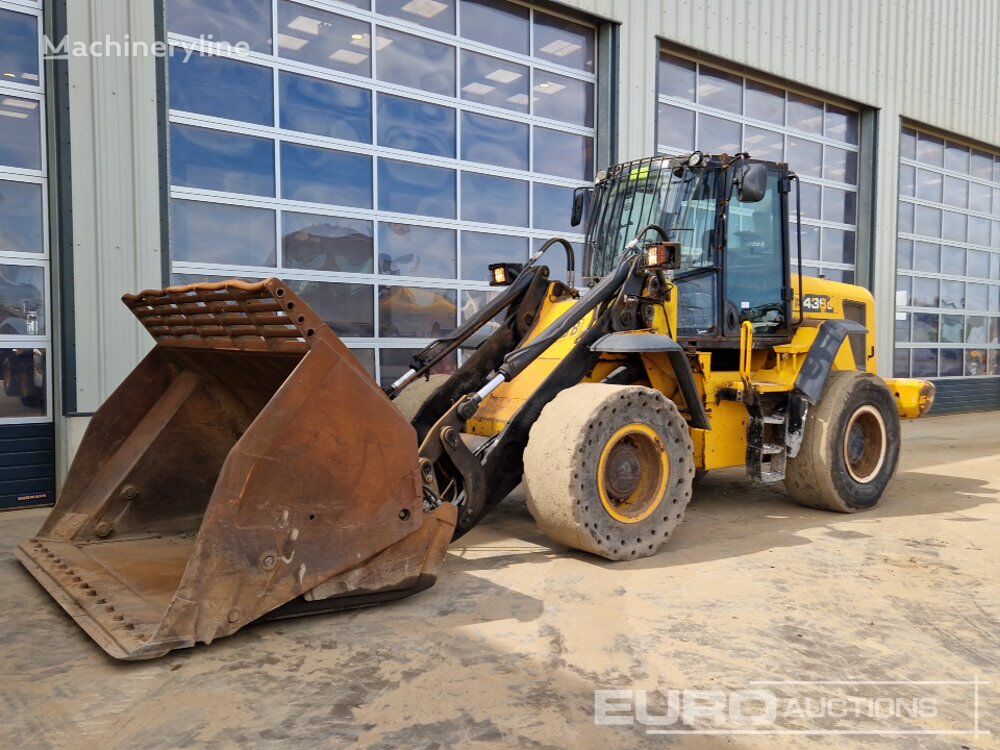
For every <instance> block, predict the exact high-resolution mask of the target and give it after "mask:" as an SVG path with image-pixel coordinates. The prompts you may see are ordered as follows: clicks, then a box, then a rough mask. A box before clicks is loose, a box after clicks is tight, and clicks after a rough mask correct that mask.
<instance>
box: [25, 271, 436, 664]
mask: <svg viewBox="0 0 1000 750" xmlns="http://www.w3.org/2000/svg"><path fill="white" fill-rule="evenodd" d="M124 302H125V304H126V305H127V306H128V307H129V308H130V309H131V310H132V312H133V313H134V314H135V315H136V317H137V318H138V319H139V321H140V322H141V323H142V324H143V325H144V326H145V328H146V329H147V330H148V331H149V333H150V334H151V335H152V336H153V338H154V339H155V340H156V346H155V347H154V348H153V350H152V351H151V352H150V353H149V354H148V355H147V356H146V358H145V359H144V360H143V361H142V362H141V363H140V364H139V366H138V367H137V368H136V369H135V370H134V371H133V372H132V373H131V374H130V375H129V376H128V377H127V378H126V379H125V381H124V382H123V383H122V384H121V386H120V387H119V388H118V389H117V390H116V391H115V392H114V393H113V394H112V395H111V397H110V398H109V399H108V400H107V401H106V402H105V403H104V405H103V406H101V408H100V409H99V410H98V411H97V413H96V414H95V415H94V417H93V418H92V420H91V422H90V425H89V427H88V429H87V432H86V434H85V436H84V439H83V441H82V443H81V445H80V448H79V451H78V452H77V454H76V457H75V459H74V461H73V464H72V467H71V468H70V471H69V475H68V477H67V479H66V482H65V485H64V487H63V489H62V492H61V494H60V496H59V499H58V501H57V503H56V506H55V508H54V509H53V511H52V513H51V515H50V516H49V517H48V519H47V520H46V522H45V524H44V525H43V526H42V528H41V530H40V531H39V532H38V535H37V536H36V537H35V538H34V539H31V540H29V541H28V542H25V543H24V544H22V545H21V546H20V547H19V548H18V549H17V550H16V554H17V557H18V559H20V561H21V562H22V563H23V564H24V566H25V567H26V568H27V569H28V570H29V571H30V572H31V574H32V575H33V576H34V577H35V578H36V579H38V581H39V582H40V583H41V584H42V586H44V587H45V588H46V589H47V590H48V592H49V593H50V594H51V595H52V596H53V597H54V598H55V599H56V600H57V601H58V602H59V604H60V605H62V607H63V608H64V609H65V610H66V611H67V612H68V613H69V614H70V615H71V616H72V617H73V618H74V619H75V620H76V621H77V622H78V623H79V624H80V626H81V627H83V629H84V630H86V631H87V633H88V634H90V636H91V637H92V638H93V639H94V640H95V641H97V642H98V643H99V644H100V645H101V646H102V647H103V648H104V649H105V650H106V651H107V652H108V653H109V654H111V655H112V656H114V657H117V658H120V659H144V658H152V657H156V656H160V655H162V654H164V653H166V652H167V651H169V650H171V649H175V648H182V647H187V646H192V645H194V644H195V643H198V642H204V643H209V642H211V641H212V640H213V639H215V638H218V637H221V636H225V635H229V634H231V633H233V632H235V631H237V630H239V629H240V628H241V627H243V626H244V625H246V624H247V623H249V622H252V621H254V620H257V619H258V618H261V617H263V616H265V615H271V616H274V615H286V614H287V615H294V614H300V613H303V612H308V611H310V610H316V609H321V610H322V609H326V610H330V609H340V608H346V607H352V606H363V605H367V604H372V603H375V602H377V601H380V600H382V599H386V598H397V597H399V596H404V595H406V594H408V593H412V592H413V591H416V590H420V589H422V588H426V586H428V585H430V583H432V582H433V580H434V570H435V568H436V566H437V564H438V563H439V562H440V561H441V559H442V558H443V556H444V552H445V549H446V547H447V544H448V542H449V541H450V539H451V535H452V530H453V528H454V525H455V513H454V507H453V506H448V505H445V506H441V507H440V508H437V509H435V510H433V511H429V512H425V511H424V504H423V498H422V489H421V486H422V485H421V476H420V469H419V465H418V458H417V443H416V434H415V432H414V430H413V428H412V427H411V426H410V424H409V423H408V422H407V421H406V420H405V419H404V418H403V417H402V416H401V415H400V414H399V413H398V412H397V411H396V409H395V408H394V407H393V406H392V403H391V402H390V401H389V399H388V398H387V397H386V396H385V394H384V393H383V392H382V390H381V389H380V388H379V387H378V386H377V384H376V383H375V382H374V381H373V380H372V378H371V377H370V376H369V375H368V373H367V372H366V371H365V370H364V369H363V368H362V367H361V365H360V364H359V363H358V361H357V360H356V359H355V358H354V356H353V355H352V354H351V353H350V351H349V350H348V349H347V348H346V347H345V346H344V344H343V342H341V341H340V339H339V338H338V337H337V335H336V334H335V333H334V332H333V331H332V330H331V329H330V328H329V327H328V326H327V325H326V324H325V323H324V322H323V321H322V320H321V319H320V318H319V317H318V316H317V315H316V314H315V313H314V312H313V311H312V310H310V309H309V307H308V306H307V305H306V304H305V303H304V302H303V301H302V300H301V299H300V298H299V297H298V296H296V295H295V294H294V293H293V292H292V291H291V290H290V289H289V288H288V286H287V285H285V284H284V283H283V282H281V281H280V280H278V279H269V280H267V281H263V282H260V283H256V284H246V283H242V282H235V281H232V282H223V283H220V284H196V285H192V286H185V287H172V288H169V289H166V290H163V291H147V292H143V293H141V294H138V295H135V296H131V295H129V296H126V297H124Z"/></svg>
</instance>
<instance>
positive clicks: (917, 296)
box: [910, 276, 939, 307]
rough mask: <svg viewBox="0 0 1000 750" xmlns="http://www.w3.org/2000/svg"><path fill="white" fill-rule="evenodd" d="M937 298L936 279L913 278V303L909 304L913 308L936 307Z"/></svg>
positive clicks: (937, 285) (937, 283) (937, 284)
mask: <svg viewBox="0 0 1000 750" xmlns="http://www.w3.org/2000/svg"><path fill="white" fill-rule="evenodd" d="M938 296H939V282H938V280H937V279H929V278H927V277H925V276H914V277H913V301H912V302H911V303H910V304H912V305H913V306H914V307H937V306H938Z"/></svg>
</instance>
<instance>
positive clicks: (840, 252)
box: [823, 228, 854, 263]
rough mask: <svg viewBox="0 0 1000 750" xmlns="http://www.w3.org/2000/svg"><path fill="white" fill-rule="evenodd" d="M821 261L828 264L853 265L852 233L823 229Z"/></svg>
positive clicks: (842, 230) (843, 230)
mask: <svg viewBox="0 0 1000 750" xmlns="http://www.w3.org/2000/svg"><path fill="white" fill-rule="evenodd" d="M823 260H824V261H826V262H828V263H854V232H849V231H847V230H845V229H830V228H826V229H824V230H823Z"/></svg>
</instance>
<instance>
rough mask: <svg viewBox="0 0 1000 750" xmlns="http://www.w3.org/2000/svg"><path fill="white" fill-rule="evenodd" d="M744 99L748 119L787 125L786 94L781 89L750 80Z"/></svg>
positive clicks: (747, 82) (747, 83) (748, 80)
mask: <svg viewBox="0 0 1000 750" xmlns="http://www.w3.org/2000/svg"><path fill="white" fill-rule="evenodd" d="M744 97H745V102H746V116H747V117H751V118H753V119H754V120H764V121H765V122H773V123H774V124H775V125H784V124H785V92H784V91H782V90H781V89H779V88H775V87H774V86H768V85H767V84H766V83H758V82H757V81H753V80H751V79H749V78H748V79H747V81H746V92H745V94H744Z"/></svg>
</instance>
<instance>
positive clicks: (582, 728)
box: [0, 413, 1000, 750]
mask: <svg viewBox="0 0 1000 750" xmlns="http://www.w3.org/2000/svg"><path fill="white" fill-rule="evenodd" d="M998 424H1000V414H998V413H992V414H980V415H973V416H955V417H939V418H930V419H926V420H923V421H920V422H916V423H911V424H906V425H905V426H904V439H905V449H904V455H903V458H902V464H901V468H900V472H899V474H898V475H897V478H896V480H895V482H894V484H893V485H892V487H891V489H890V491H889V493H888V495H887V497H886V498H885V499H884V501H883V503H882V505H881V506H880V507H879V508H878V509H877V510H875V511H872V512H869V513H864V514H860V515H855V516H842V515H836V514H830V513H825V512H821V511H815V510H809V509H804V508H800V507H799V506H797V505H795V504H793V503H792V502H791V501H790V500H788V499H787V498H786V497H784V496H783V495H781V494H780V492H779V491H777V490H770V489H768V490H764V489H760V488H755V487H752V486H751V485H750V484H749V483H748V482H747V481H746V480H745V479H744V478H743V477H741V476H740V473H739V472H726V473H724V474H721V475H718V476H710V477H708V478H707V479H705V480H704V482H703V484H702V485H701V486H700V487H699V488H698V494H697V497H696V500H695V502H694V503H693V504H692V506H691V507H690V508H689V510H688V515H687V518H686V519H685V522H684V524H683V525H682V527H681V528H680V530H679V531H678V533H677V534H676V537H675V538H674V539H673V540H672V541H671V543H670V544H669V545H668V546H667V547H665V548H663V549H661V550H660V553H659V554H657V555H656V556H654V557H652V558H648V559H645V560H640V561H636V562H631V563H615V564H612V563H607V562H603V561H599V560H596V559H593V558H590V557H585V556H583V555H581V554H574V553H570V552H566V551H565V550H561V549H553V548H552V547H551V546H550V545H549V544H548V542H547V540H546V539H545V538H544V537H543V536H541V535H540V533H539V532H538V531H537V530H536V529H535V527H534V524H533V522H532V520H531V517H530V516H529V515H528V513H527V510H526V508H525V506H524V503H523V500H522V499H520V498H519V497H517V496H516V495H515V496H512V498H511V499H509V500H507V501H506V502H505V503H504V505H503V506H502V507H501V509H500V510H499V511H498V512H497V513H496V514H495V515H494V516H493V517H492V518H491V519H489V520H488V521H487V522H485V523H484V524H483V525H481V526H480V527H479V528H478V529H476V530H475V531H474V532H473V533H471V534H469V535H468V536H467V537H466V538H465V539H463V540H462V541H461V543H459V544H457V545H456V546H455V547H453V549H452V551H451V552H450V554H449V556H448V559H447V561H446V564H445V566H444V570H443V575H442V577H441V579H440V580H439V582H438V584H437V585H436V586H435V587H434V588H433V589H431V590H430V591H427V592H425V593H422V594H419V595H417V596H414V597H413V598H411V599H408V600H404V601H401V602H397V603H394V604H390V605H384V606H382V607H380V608H377V609H371V610H364V611H357V612H353V613H346V614H341V615H333V616H316V617H311V618H305V619H301V620H295V621H285V622H280V623H273V622H272V623H266V624H261V625H257V626H254V627H251V628H248V629H246V630H244V631H243V632H241V633H239V634H237V635H236V636H234V637H232V638H228V639H224V640H221V641H218V642H217V643H215V644H213V645H212V646H210V647H199V648H196V649H192V650H188V651H186V652H179V653H174V654H171V655H169V656H167V657H166V658H163V659H161V660H158V661H152V662H139V663H116V662H114V661H113V660H111V659H110V658H108V657H106V656H105V655H104V653H103V652H102V651H100V650H99V649H98V648H97V647H96V646H95V645H94V644H93V643H91V642H90V641H89V640H88V639H87V638H86V637H85V636H84V634H83V632H82V631H81V630H80V629H79V628H78V627H77V626H76V625H75V624H74V623H73V622H72V621H71V620H70V619H69V618H68V617H67V616H66V615H65V614H64V613H63V612H62V610H61V609H60V608H59V607H58V606H57V605H56V604H55V603H54V602H53V601H51V600H50V599H49V598H48V597H47V596H46V595H45V594H44V593H43V592H42V590H41V589H40V588H39V587H38V586H37V585H36V584H35V582H34V580H33V579H31V578H30V577H29V576H28V575H27V573H25V571H23V570H22V569H21V568H20V566H19V565H18V564H17V563H16V561H15V560H14V559H13V557H12V556H11V555H10V549H11V547H12V546H13V545H14V543H15V542H17V541H19V540H21V539H23V538H26V537H28V536H30V535H31V534H32V533H34V532H35V530H36V529H37V527H38V525H39V524H40V522H41V519H42V517H43V515H44V512H42V511H17V512H12V513H7V514H0V576H2V583H0V675H2V679H3V685H2V687H0V744H2V746H5V747H10V748H35V747H38V748H48V747H59V748H63V747H67V748H102V749H103V750H108V749H110V748H178V747H209V748H222V747H241V748H256V747H265V748H270V747H274V748H278V747H281V748H295V747H303V748H313V747H341V746H346V745H349V744H352V743H356V744H357V745H358V746H363V747H384V748H396V747H400V748H403V747H405V748H438V747H440V748H449V747H476V748H480V747H482V748H486V747H538V748H563V747H575V748H590V747H594V748H598V747H600V748H612V747H613V748H631V747H666V746H674V745H677V744H683V745H684V746H685V747H687V746H691V747H705V748H714V747H729V748H756V747H768V748H770V747H815V746H819V747H831V748H832V747H837V748H840V747H928V748H938V747H941V748H960V747H966V748H984V747H996V746H998V745H997V732H998V731H1000V725H998V723H997V722H996V719H997V716H998V715H1000V710H998V708H1000V704H998V701H997V696H998V692H1000V691H998V688H1000V675H998V669H997V668H998V665H1000V585H998V579H997V576H998V572H1000V544H998V541H1000V503H998V502H997V500H998V498H1000V427H998ZM977 677H978V679H980V680H992V681H993V685H986V686H982V687H981V688H980V716H981V725H982V727H983V728H985V729H991V730H992V731H993V734H992V735H980V736H978V737H975V736H971V735H965V736H949V735H938V736H902V737H900V736H896V737H872V736H821V737H812V736H799V735H781V736H767V737H762V736H746V735H736V736H700V735H699V736H694V735H691V736H651V735H647V734H646V733H645V731H644V728H643V727H641V726H623V727H606V726H595V724H594V690H595V689H596V688H623V689H648V690H661V691H666V690H667V689H670V688H673V689H679V688H684V689H717V688H730V689H745V688H747V687H748V686H750V681H752V680H761V679H764V680H816V679H827V680H834V679H839V680H843V679H863V680H969V679H973V678H977ZM785 689H789V690H790V689H791V688H782V690H785ZM930 689H931V688H928V690H930ZM782 705H784V704H782ZM949 705H950V704H949ZM963 712H964V713H963ZM966 717H969V718H968V720H966ZM970 722H971V699H969V700H968V701H966V702H965V703H964V704H962V705H960V706H959V705H957V704H956V705H951V707H950V708H948V709H947V710H946V711H944V713H943V715H939V716H938V717H937V718H933V719H921V720H919V721H912V722H910V724H908V726H910V727H911V728H917V727H922V728H931V729H939V730H940V729H942V728H950V727H954V726H956V725H957V724H959V723H960V724H962V725H963V726H969V724H970ZM818 725H822V721H821V722H820V724H817V723H816V722H813V723H803V722H801V721H799V722H796V721H792V722H791V723H788V722H786V723H785V724H784V726H792V727H803V726H808V727H810V728H812V727H815V726H818ZM837 726H840V725H837Z"/></svg>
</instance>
